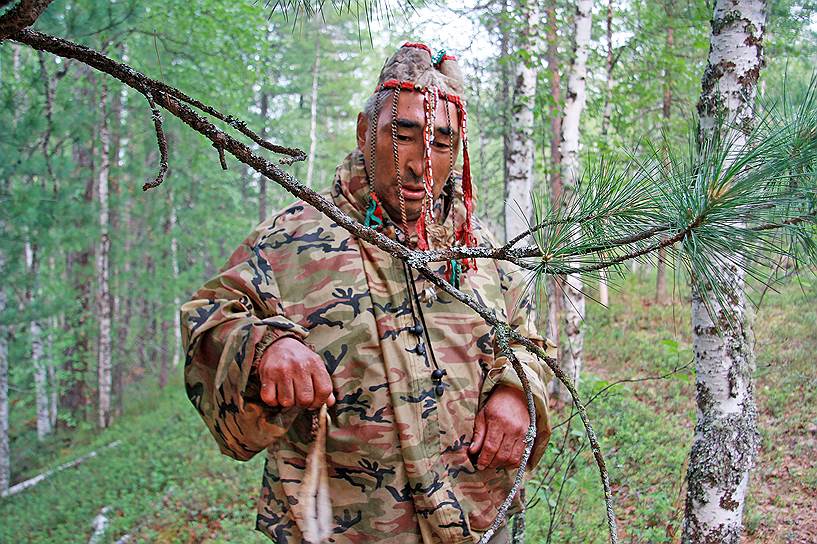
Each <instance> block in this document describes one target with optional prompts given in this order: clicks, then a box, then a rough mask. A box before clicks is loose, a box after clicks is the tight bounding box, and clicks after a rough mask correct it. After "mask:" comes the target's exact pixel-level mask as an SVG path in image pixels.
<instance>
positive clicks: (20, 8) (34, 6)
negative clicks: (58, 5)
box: [0, 0, 54, 42]
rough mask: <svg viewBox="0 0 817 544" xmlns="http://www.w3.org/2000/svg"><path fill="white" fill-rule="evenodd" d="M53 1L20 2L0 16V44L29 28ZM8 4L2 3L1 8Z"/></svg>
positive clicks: (33, 0) (34, 0)
mask: <svg viewBox="0 0 817 544" xmlns="http://www.w3.org/2000/svg"><path fill="white" fill-rule="evenodd" d="M53 1H54V0H20V3H19V4H17V5H16V6H14V7H13V8H11V9H10V10H8V11H7V12H6V13H4V14H3V15H2V16H0V42H2V41H3V40H5V39H6V38H8V37H10V36H13V35H14V34H16V33H17V32H18V31H20V30H22V29H24V28H26V27H28V26H31V25H33V24H34V21H36V20H37V18H38V17H39V16H40V15H42V13H43V11H45V8H47V7H48V4H50V3H51V2H53ZM8 3H9V2H7V1H6V2H3V3H2V4H0V7H3V6H4V5H5V4H8Z"/></svg>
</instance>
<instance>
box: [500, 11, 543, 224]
mask: <svg viewBox="0 0 817 544" xmlns="http://www.w3.org/2000/svg"><path fill="white" fill-rule="evenodd" d="M517 9H518V11H519V13H520V16H521V19H522V20H521V28H520V31H519V35H518V36H519V37H518V41H517V44H516V45H517V47H516V49H517V64H516V70H515V74H514V88H513V105H512V121H511V132H510V135H509V149H508V178H507V182H506V185H505V239H506V240H511V239H512V238H513V237H514V236H516V235H517V234H519V233H521V232H524V231H525V230H527V229H528V227H529V226H530V220H531V214H532V212H533V201H532V199H531V193H532V192H533V110H534V106H535V101H536V78H537V70H536V66H537V59H538V51H537V47H536V45H537V40H536V29H537V27H538V26H539V8H538V5H537V4H536V0H519V1H518V4H517Z"/></svg>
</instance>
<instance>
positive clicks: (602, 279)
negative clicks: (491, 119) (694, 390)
mask: <svg viewBox="0 0 817 544" xmlns="http://www.w3.org/2000/svg"><path fill="white" fill-rule="evenodd" d="M614 85H615V83H614V81H613V0H608V1H607V88H606V92H605V95H604V113H603V115H602V120H601V137H602V139H603V140H604V139H606V137H607V132H608V131H609V130H610V119H611V118H612V117H613V87H614ZM605 145H606V142H605ZM599 303H600V304H601V305H602V306H609V305H610V289H609V288H608V286H607V270H605V269H601V270H599Z"/></svg>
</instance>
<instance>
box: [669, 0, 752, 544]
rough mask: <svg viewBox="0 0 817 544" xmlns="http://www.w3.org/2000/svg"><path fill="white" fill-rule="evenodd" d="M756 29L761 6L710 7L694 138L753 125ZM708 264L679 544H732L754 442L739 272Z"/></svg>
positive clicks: (729, 138)
mask: <svg viewBox="0 0 817 544" xmlns="http://www.w3.org/2000/svg"><path fill="white" fill-rule="evenodd" d="M765 25H766V4H765V2H764V0H717V2H716V3H715V10H714V16H713V21H712V29H713V31H712V34H711V37H710V49H709V59H708V66H707V68H706V69H705V71H704V74H703V78H702V85H701V87H702V92H701V99H700V102H699V103H698V113H699V115H700V136H701V139H702V141H703V140H704V139H705V138H708V137H709V136H710V135H711V134H713V132H714V131H716V130H718V131H722V132H723V133H725V134H723V141H726V142H731V145H733V146H735V148H740V147H742V146H743V145H744V143H745V141H746V131H749V130H751V125H752V123H753V108H754V99H755V94H756V84H757V79H758V77H759V75H760V69H761V67H762V66H763V48H762V40H763V33H764V30H765ZM719 118H722V119H724V121H725V122H724V123H723V125H720V126H719V125H718V121H717V120H718V119H719ZM732 127H740V129H739V130H736V129H734V128H732ZM715 263H717V266H719V267H720V269H721V270H720V274H722V276H723V277H725V278H726V279H727V281H725V282H724V288H725V291H726V292H725V296H724V299H723V300H724V301H726V304H728V306H721V305H720V304H719V303H718V300H717V298H716V297H715V296H714V295H713V293H712V291H711V290H710V288H709V286H708V285H707V284H706V283H705V282H704V281H703V279H702V278H693V294H692V331H693V348H694V352H695V370H696V402H697V405H698V420H697V423H696V425H695V437H694V439H693V443H692V449H691V452H690V456H689V467H688V469H687V497H686V507H685V516H684V524H683V534H682V542H684V543H686V544H703V543H705V544H708V543H714V542H717V543H726V544H732V543H734V544H737V543H738V542H739V541H740V534H741V526H742V518H743V505H744V501H745V498H746V491H747V488H748V485H749V471H750V470H751V468H752V467H753V466H754V463H755V458H756V456H757V451H758V448H759V443H760V437H759V434H758V430H757V410H756V406H755V401H754V385H753V380H752V373H753V370H754V354H753V349H752V348H753V346H752V344H753V340H752V332H751V323H750V321H751V320H750V319H747V310H748V308H747V307H746V297H745V294H744V270H743V269H742V268H741V261H740V260H739V257H738V256H737V255H734V254H733V255H729V254H722V255H718V256H717V257H716V258H715ZM707 305H709V306H710V308H712V309H713V314H712V315H710V314H709V313H708V312H707ZM730 315H731V318H732V319H731V323H730V320H729V316H730Z"/></svg>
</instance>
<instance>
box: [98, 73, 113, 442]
mask: <svg viewBox="0 0 817 544" xmlns="http://www.w3.org/2000/svg"><path fill="white" fill-rule="evenodd" d="M106 101H107V87H106V85H104V84H103V85H102V93H101V97H100V103H101V104H102V122H101V125H100V128H99V139H100V142H101V143H102V152H101V156H100V161H99V177H98V178H97V195H98V197H99V231H100V234H99V246H98V249H97V254H96V274H97V315H98V317H99V344H98V353H97V377H98V382H99V392H98V396H99V398H98V403H99V406H98V423H99V426H100V428H103V429H104V428H106V427H107V426H108V425H110V423H111V384H112V374H111V309H112V307H111V290H110V251H111V238H110V232H109V230H110V224H109V221H110V218H109V212H110V210H109V202H108V189H109V187H108V181H109V179H108V178H109V174H110V167H111V163H110V146H111V134H110V130H109V127H108V119H107V113H108V110H107V107H106Z"/></svg>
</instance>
